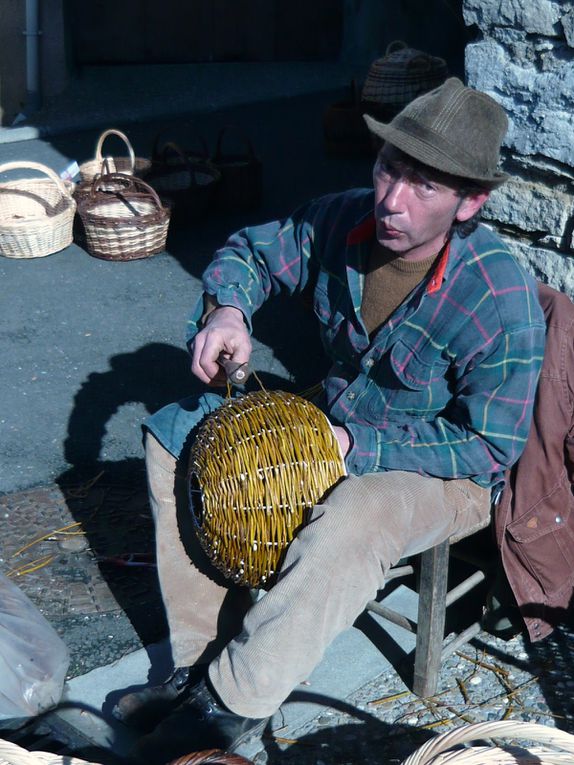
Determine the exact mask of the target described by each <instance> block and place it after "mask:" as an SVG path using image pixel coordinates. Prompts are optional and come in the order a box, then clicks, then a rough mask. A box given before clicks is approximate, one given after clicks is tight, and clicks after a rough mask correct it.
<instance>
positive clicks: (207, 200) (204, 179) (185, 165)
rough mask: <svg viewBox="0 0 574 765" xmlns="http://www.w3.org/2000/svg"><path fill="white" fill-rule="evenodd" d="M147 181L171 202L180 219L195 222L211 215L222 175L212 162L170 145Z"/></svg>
mask: <svg viewBox="0 0 574 765" xmlns="http://www.w3.org/2000/svg"><path fill="white" fill-rule="evenodd" d="M147 180H148V182H149V184H150V185H151V186H153V188H154V189H155V190H156V191H157V193H158V194H159V195H160V196H161V197H164V198H167V199H169V200H170V202H171V204H172V207H173V213H174V214H175V215H176V216H177V217H178V218H184V217H185V218H189V219H192V220H195V219H197V218H201V217H203V216H204V215H205V214H206V213H207V212H208V210H209V208H210V206H211V204H212V202H213V199H214V195H215V192H216V189H217V186H218V184H219V182H220V180H221V173H220V172H219V170H218V169H217V168H216V167H215V166H214V165H213V164H212V163H211V162H210V161H209V159H208V158H202V157H200V156H198V155H193V154H189V153H188V152H186V151H184V150H183V149H182V148H181V147H180V146H178V144H176V143H173V142H171V141H168V142H166V143H164V144H163V145H162V147H161V151H160V153H159V154H156V155H155V158H154V162H153V166H152V169H151V171H150V174H149V175H148V177H147Z"/></svg>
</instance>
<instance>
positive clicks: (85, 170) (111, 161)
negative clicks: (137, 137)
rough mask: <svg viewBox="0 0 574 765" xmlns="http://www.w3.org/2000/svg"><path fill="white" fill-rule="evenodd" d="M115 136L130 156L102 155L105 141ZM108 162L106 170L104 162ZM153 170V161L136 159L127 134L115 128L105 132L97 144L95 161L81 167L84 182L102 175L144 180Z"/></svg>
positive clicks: (83, 163)
mask: <svg viewBox="0 0 574 765" xmlns="http://www.w3.org/2000/svg"><path fill="white" fill-rule="evenodd" d="M111 135H115V136H117V137H118V138H120V139H121V140H122V141H123V143H124V144H125V147H126V149H127V152H128V156H127V157H125V156H119V157H116V156H110V155H106V156H103V155H102V148H103V145H104V141H105V140H106V138H109V136H111ZM104 160H106V168H104V167H103V166H102V165H103V162H104ZM150 168H151V159H147V158H146V157H136V156H135V153H134V150H133V147H132V145H131V143H130V141H129V139H128V137H127V135H126V134H125V133H122V131H121V130H116V129H115V128H110V129H109V130H105V131H104V132H103V133H102V134H101V135H100V137H99V138H98V142H97V144H96V154H95V157H94V159H90V160H88V161H87V162H82V164H81V165H80V180H81V181H82V182H91V181H93V180H94V178H96V177H97V176H99V175H102V173H104V174H106V173H125V174H126V175H135V176H136V177H138V178H144V177H145V176H146V175H147V173H148V172H149V170H150Z"/></svg>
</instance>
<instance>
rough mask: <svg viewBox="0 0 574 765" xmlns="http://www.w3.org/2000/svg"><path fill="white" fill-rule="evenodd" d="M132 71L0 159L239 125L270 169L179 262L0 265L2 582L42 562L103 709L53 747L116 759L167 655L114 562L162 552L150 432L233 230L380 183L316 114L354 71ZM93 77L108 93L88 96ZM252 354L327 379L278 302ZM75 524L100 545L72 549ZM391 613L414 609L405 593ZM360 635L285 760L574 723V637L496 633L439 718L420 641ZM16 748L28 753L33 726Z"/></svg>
mask: <svg viewBox="0 0 574 765" xmlns="http://www.w3.org/2000/svg"><path fill="white" fill-rule="evenodd" d="M234 73H235V74H234ZM137 74H138V72H134V71H131V72H127V73H126V74H125V79H124V80H123V81H122V82H121V83H120V82H113V81H111V80H110V81H109V83H106V77H107V76H108V75H109V73H107V72H105V71H100V72H89V73H87V74H86V77H85V79H84V80H83V81H82V82H81V83H77V84H76V87H75V88H74V90H73V92H72V93H70V94H69V97H68V98H67V100H66V99H63V100H62V101H61V102H60V104H58V103H54V104H52V105H50V106H49V107H48V108H47V109H46V110H45V111H44V112H43V113H41V114H40V115H38V116H37V119H36V120H35V124H33V125H30V126H27V127H26V128H22V129H20V131H14V132H10V131H9V132H8V134H7V133H6V131H0V162H4V161H8V160H13V159H20V160H22V159H33V160H37V161H41V162H44V163H46V164H48V165H49V166H51V167H53V168H54V169H56V170H57V171H60V170H62V169H63V168H64V167H66V166H67V165H68V164H69V162H70V161H71V160H73V159H75V160H77V161H82V160H84V159H86V158H89V157H91V156H92V153H93V149H94V144H95V141H96V138H97V136H98V135H99V133H100V132H101V130H102V129H103V128H104V127H109V126H119V127H122V126H123V127H124V128H125V129H126V131H127V132H128V135H129V136H130V138H131V139H132V142H133V144H134V147H135V149H136V153H137V154H148V153H149V151H150V150H151V146H152V143H153V139H154V137H155V135H156V134H157V132H158V131H159V130H160V128H161V127H163V126H165V125H166V122H167V121H168V116H169V121H170V122H172V124H173V123H175V127H174V128H173V129H174V130H175V129H177V130H178V131H182V130H187V135H188V136H189V138H188V139H187V140H195V139H192V138H191V136H192V135H193V133H192V129H191V124H192V123H193V125H194V130H199V132H201V133H202V134H203V135H204V136H205V137H206V139H207V140H208V141H209V144H210V146H211V147H212V148H213V147H214V141H215V137H216V135H217V133H218V130H219V129H220V128H221V127H222V126H224V125H227V124H238V125H240V126H241V127H242V128H243V129H244V130H245V131H246V132H247V134H248V135H249V136H250V138H251V140H252V141H253V144H254V146H255V147H256V150H257V152H258V153H259V154H260V156H261V158H262V160H263V166H264V189H265V191H264V201H263V205H262V207H261V209H260V210H257V211H254V212H253V213H249V214H248V215H245V214H243V215H239V214H232V213H223V212H221V211H218V210H213V211H212V212H211V214H210V215H209V216H207V217H205V219H201V220H196V221H194V222H193V223H189V224H187V225H180V226H179V227H177V228H175V227H174V228H173V229H172V230H171V232H170V237H169V240H168V246H167V249H166V252H164V253H162V254H160V255H157V256H155V257H153V258H150V259H148V260H141V261H136V262H132V263H108V262H104V261H100V260H96V259H94V258H92V257H90V256H89V255H88V254H86V252H85V251H84V250H82V249H81V247H79V246H77V245H73V246H71V247H69V248H68V249H67V250H66V251H63V252H61V253H58V254H56V255H53V256H51V257H49V258H45V259H41V260H40V259H34V260H26V261H23V260H9V259H6V258H0V277H1V279H2V285H3V290H2V303H1V304H2V309H3V310H2V325H1V326H0V353H1V354H2V360H3V363H2V372H1V376H2V391H3V404H2V409H1V411H0V427H1V432H2V443H3V448H2V460H1V463H0V492H1V494H0V530H1V534H0V570H2V571H3V572H4V573H6V572H10V573H11V574H12V575H15V574H17V573H18V571H20V572H23V571H25V570H26V569H32V568H35V570H34V571H30V572H29V573H23V575H22V576H20V577H18V578H17V581H18V582H19V583H20V584H21V586H22V588H23V589H24V590H25V591H26V592H27V593H28V594H29V595H30V597H31V598H32V599H33V600H34V602H36V604H37V605H38V607H40V609H41V610H42V611H43V612H44V613H45V614H46V615H47V616H48V618H49V620H50V621H51V622H52V623H53V624H54V626H55V627H56V628H57V629H58V631H59V632H60V634H62V636H63V637H64V639H65V640H66V642H67V643H68V645H69V647H70V651H71V654H72V662H71V666H70V680H69V683H68V688H67V691H66V695H67V699H68V702H69V703H70V704H72V705H78V704H80V705H81V704H83V705H86V704H87V705H89V706H92V707H94V708H95V709H96V712H95V713H93V714H90V713H88V712H86V711H85V710H84V712H83V713H80V712H77V710H76V713H74V711H73V710H72V711H70V712H68V713H66V710H64V709H63V710H60V711H59V712H58V715H56V718H52V722H50V720H47V721H45V724H46V725H47V728H48V739H50V737H51V738H52V739H54V738H57V737H61V738H64V739H65V738H66V736H68V739H69V741H68V743H70V742H71V745H73V746H72V748H76V749H77V748H78V747H80V748H81V747H82V745H83V746H86V742H87V745H88V746H93V745H96V746H104V747H107V748H109V747H110V746H112V745H113V747H114V748H115V749H116V751H119V752H121V751H123V749H122V748H124V749H125V747H127V743H128V742H127V740H126V732H125V731H118V730H117V728H114V729H112V731H111V732H110V730H109V729H108V727H106V726H109V722H110V721H109V719H107V721H104V722H102V721H101V720H100V717H99V711H98V710H99V709H101V708H102V704H103V705H104V710H106V709H108V708H109V704H110V699H111V698H113V695H114V693H116V691H117V690H118V689H120V688H125V687H126V686H128V685H138V684H142V683H145V682H146V681H148V680H154V679H158V677H159V676H160V675H161V671H162V669H165V668H166V667H167V666H168V665H169V657H168V656H167V654H166V647H165V642H161V639H162V638H163V637H164V636H165V623H164V621H163V613H162V609H161V604H160V601H159V597H158V590H157V583H156V579H155V570H154V569H153V568H152V567H149V566H145V567H141V568H140V567H137V568H133V567H122V566H118V565H117V561H113V560H110V558H115V557H117V556H121V555H125V554H129V553H139V554H141V555H144V556H146V555H149V553H150V552H151V550H152V535H151V525H150V522H149V513H148V508H147V502H146V496H145V485H144V475H143V465H142V452H141V446H140V435H139V434H140V430H139V426H140V422H141V420H142V419H143V418H144V417H145V416H146V415H147V413H149V412H151V411H154V410H155V409H157V408H158V407H160V406H161V405H163V404H164V403H168V402H170V401H172V400H174V399H176V398H178V397H180V396H182V395H185V394H187V393H189V392H190V391H192V390H196V389H197V387H196V385H195V383H194V382H193V380H192V379H191V377H190V374H189V371H188V362H187V357H186V354H185V353H184V350H183V331H184V322H185V317H186V315H187V313H188V311H189V309H190V306H191V305H192V303H193V301H194V298H195V297H196V296H197V295H198V294H199V291H200V284H199V277H200V274H201V271H202V269H203V267H204V265H205V264H206V262H207V260H208V258H209V257H210V255H211V253H212V251H213V250H214V248H215V247H216V246H218V245H219V244H221V243H222V242H223V240H224V239H225V237H226V236H227V234H228V233H231V232H232V231H233V230H235V229H236V228H238V227H239V226H240V225H243V224H244V223H247V222H250V221H252V222H256V221H257V220H264V219H267V218H270V217H272V216H273V217H275V216H277V215H281V214H283V213H286V212H288V211H289V210H290V209H292V208H293V207H294V206H296V205H297V204H298V203H299V202H301V201H302V200H304V199H307V198H309V197H312V196H314V195H317V194H321V193H326V192H329V191H335V190H339V189H343V188H346V187H348V186H351V185H365V184H368V183H369V174H370V167H369V164H370V163H369V161H368V159H361V158H341V157H339V158H333V157H329V156H326V154H325V152H324V146H323V135H322V115H323V111H324V109H325V107H326V106H327V105H328V104H329V103H331V102H332V101H333V100H334V99H336V98H339V97H340V96H341V93H342V91H341V86H342V85H343V84H344V82H345V81H346V79H345V78H347V77H349V79H350V76H349V75H350V72H346V73H345V72H341V71H340V70H337V71H332V70H330V71H327V70H325V71H323V70H321V69H317V68H315V69H310V68H303V69H301V68H296V70H289V71H288V72H287V71H286V70H285V69H281V68H277V67H275V68H272V69H271V70H266V71H265V74H264V75H258V74H257V72H256V71H255V70H250V71H247V70H245V69H233V70H232V69H229V68H225V67H218V68H216V69H214V70H211V71H210V73H209V77H208V76H207V74H206V71H205V70H204V69H201V70H199V69H196V70H195V72H192V71H191V70H189V69H188V68H186V69H185V71H182V70H179V71H175V70H173V71H171V70H170V71H168V70H164V71H163V72H159V71H155V72H153V73H151V72H150V71H148V72H147V73H146V77H145V78H144V79H143V80H142V78H141V76H140V77H139V78H138V76H137ZM139 74H140V75H141V74H142V72H141V71H140V72H139ZM193 74H195V75H196V76H195V79H190V81H189V82H188V79H187V78H191V76H192V75H193ZM102 78H103V83H102ZM98 82H99V83H100V85H102V84H107V85H108V87H107V88H104V87H100V88H95V87H94V83H98ZM175 86H177V87H175ZM186 87H187V88H188V90H185V88H186ZM162 88H163V89H162ZM170 88H172V89H171V90H170ZM102 93H107V94H108V101H107V102H106V101H103V100H102V99H101V98H100V97H99V96H98V94H102ZM186 99H187V100H186ZM186 107H187V108H186ZM185 112H188V113H185ZM160 116H161V117H162V119H159V117H160ZM156 117H158V119H155V118H156ZM70 131H71V132H70ZM14 138H17V139H19V140H13V139H14ZM23 138H27V139H28V140H21V139H23ZM293 340H295V342H293ZM254 360H255V365H256V367H257V368H258V369H260V370H261V371H262V378H263V380H264V382H265V383H266V384H267V385H268V386H269V387H275V388H277V387H291V388H294V389H300V388H303V387H306V385H307V384H309V383H311V382H313V381H315V380H316V379H317V378H318V377H319V376H320V373H321V369H322V358H321V355H320V351H319V349H318V344H317V338H316V334H315V332H314V329H313V325H312V322H311V321H310V317H309V316H308V315H306V314H305V313H304V312H303V311H302V310H301V309H300V307H297V306H293V305H292V304H287V303H285V302H282V301H278V302H277V303H274V304H273V305H269V306H267V307H265V309H263V310H262V311H261V313H260V315H259V317H258V320H257V322H256V325H255V351H254ZM75 524H76V525H75ZM77 524H81V528H82V530H83V531H84V532H85V533H84V534H83V535H80V536H73V535H70V532H73V531H77V530H78V529H79V528H80V527H79V526H78V525H77ZM61 529H64V530H65V532H67V533H62V532H60V531H58V530H61ZM46 536H47V537H49V538H47V539H42V540H41V541H39V538H40V537H46ZM22 548H26V549H25V550H22ZM143 560H144V562H147V563H149V562H150V561H149V559H147V558H144V559H143ZM42 563H44V564H46V565H41V564H42ZM393 597H398V598H400V599H401V602H404V603H406V604H408V603H410V602H411V599H412V593H411V592H410V591H405V592H402V591H401V592H397V593H393ZM369 618H370V617H369ZM374 631H375V632H376V633H377V634H378V632H379V628H377V629H376V630H374ZM365 632H366V633H367V634H370V635H371V637H373V626H372V624H371V623H370V622H368V623H366V624H364V623H363V624H361V625H359V628H357V629H355V628H353V630H350V631H349V633H348V634H347V633H345V635H344V636H341V639H340V640H339V641H337V643H336V644H335V645H334V646H333V647H332V649H331V650H330V652H329V653H328V655H327V657H326V659H325V661H324V662H323V664H322V665H321V666H320V667H319V668H318V669H317V671H316V673H314V674H313V676H312V677H311V678H309V681H308V684H307V685H305V686H304V687H302V688H300V689H297V692H296V695H295V698H294V700H293V701H292V702H290V704H288V705H286V706H285V708H284V709H283V710H282V712H281V714H280V715H279V716H278V717H277V718H276V719H275V720H274V724H273V726H272V730H271V732H270V734H269V736H268V738H267V743H268V749H269V751H270V757H271V760H272V761H273V762H279V761H280V762H290V761H295V760H296V761H297V762H298V763H304V765H321V763H324V764H325V765H331V763H333V765H335V763H337V764H341V765H342V763H347V762H349V763H350V762H356V761H359V760H360V761H365V762H369V761H373V762H374V761H375V760H376V761H378V762H381V761H383V760H382V759H381V758H386V761H388V762H399V761H400V759H401V758H402V757H403V756H405V754H406V753H408V752H410V751H412V750H413V749H414V747H415V746H416V745H417V742H418V741H420V740H421V737H423V738H424V737H425V736H428V735H430V734H431V733H432V732H433V731H435V730H441V729H442V727H444V726H447V727H448V726H454V725H460V724H462V722H464V721H467V720H468V719H477V720H481V719H493V718H494V719H498V718H500V717H503V716H505V715H507V714H510V715H511V716H514V717H517V718H519V719H524V718H526V717H528V718H530V719H539V720H540V721H541V722H543V723H544V724H551V725H557V726H559V727H566V728H571V727H572V704H571V697H572V693H571V690H572V687H574V685H573V682H574V681H573V680H572V674H571V666H570V665H571V661H570V655H571V648H572V636H571V633H570V631H569V628H567V627H566V626H565V627H564V629H563V630H561V631H559V632H558V633H557V634H556V636H554V638H552V640H550V641H545V643H543V644H542V645H541V646H537V647H532V646H528V645H527V644H526V643H525V642H524V640H523V639H522V638H516V639H515V640H514V641H511V642H510V643H503V642H502V641H497V640H494V639H490V638H488V637H487V636H485V635H481V636H480V637H479V639H478V640H477V641H475V642H474V643H473V645H472V646H469V647H468V650H465V651H464V652H462V655H457V656H456V657H454V658H453V659H452V660H450V662H449V663H448V664H447V665H446V666H445V667H444V669H443V673H442V677H441V695H440V696H439V697H438V699H435V700H431V701H424V702H423V701H421V700H418V699H416V698H414V697H413V696H412V695H411V694H409V692H408V690H407V686H406V684H405V679H406V677H407V676H406V674H405V673H404V667H405V666H408V656H407V654H408V653H409V651H410V650H412V639H409V638H408V637H405V636H404V635H403V634H401V633H399V632H398V631H397V630H395V629H394V628H392V629H390V631H389V632H388V634H389V635H390V636H391V638H392V641H393V642H394V645H395V647H394V648H393V647H392V644H391V643H390V642H389V640H388V639H385V640H383V643H382V645H383V647H384V649H385V650H384V656H383V655H382V654H381V653H380V652H379V650H378V648H376V647H374V644H373V642H372V641H371V640H370V639H367V637H366V636H365ZM385 634H387V633H385ZM157 641H160V642H159V643H158V642H157ZM379 642H380V641H379ZM405 656H406V658H407V663H406V664H404V660H405ZM150 657H151V660H152V663H151V665H150ZM397 670H400V671H397ZM401 672H402V674H401ZM313 698H314V700H313ZM319 702H320V703H319ZM508 710H510V711H508ZM66 714H68V716H67V717H66ZM70 715H71V716H70ZM104 718H106V715H105V714H104ZM108 718H109V715H108ZM66 725H68V726H71V728H70V727H68V728H66ZM37 732H38V731H36V733H37ZM22 735H23V737H24V738H23V739H22V740H23V741H24V742H27V739H26V736H27V735H29V732H28V731H27V730H24V732H23V734H22ZM34 735H35V734H34ZM74 737H76V738H74ZM82 737H83V738H82ZM45 745H47V744H45ZM39 748H42V747H41V746H40V747H39ZM99 754H100V756H99V757H98V759H102V757H103V755H102V753H101V752H100V753H99Z"/></svg>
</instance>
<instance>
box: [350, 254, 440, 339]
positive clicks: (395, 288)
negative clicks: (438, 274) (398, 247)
mask: <svg viewBox="0 0 574 765" xmlns="http://www.w3.org/2000/svg"><path fill="white" fill-rule="evenodd" d="M436 258H437V256H436V254H435V255H431V256H430V257H428V258H425V259H424V260H414V261H413V260H405V258H401V257H397V256H396V255H395V254H394V253H392V252H389V251H388V250H384V249H383V248H382V247H381V246H380V245H379V244H378V243H375V245H374V246H373V249H372V250H371V254H370V256H369V263H368V266H367V272H366V274H365V286H364V289H363V300H362V303H361V314H362V317H363V322H364V323H365V327H366V328H367V331H368V333H369V335H371V334H372V333H373V332H375V330H377V329H378V328H379V327H380V326H381V324H383V323H384V322H385V321H387V319H388V318H389V317H390V315H391V314H392V313H393V311H395V309H397V308H398V307H399V306H400V304H401V303H402V302H403V300H404V299H405V298H406V297H407V295H408V294H409V293H410V292H411V291H412V290H413V289H414V288H415V287H416V286H417V284H419V283H420V282H421V281H422V280H423V279H424V277H425V276H426V275H427V274H428V272H429V271H430V270H431V268H432V267H433V264H434V262H435V260H436Z"/></svg>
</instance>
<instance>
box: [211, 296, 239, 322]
mask: <svg viewBox="0 0 574 765" xmlns="http://www.w3.org/2000/svg"><path fill="white" fill-rule="evenodd" d="M204 306H205V310H204V312H203V316H202V317H201V325H202V326H203V327H206V326H207V325H208V324H209V323H210V322H211V321H213V319H214V318H215V317H218V318H224V319H232V320H233V321H240V322H241V323H242V324H243V323H244V322H245V317H244V316H243V312H242V311H241V310H240V309H239V308H235V306H232V305H219V303H217V301H216V300H215V298H214V297H213V296H212V295H206V296H205V298H204Z"/></svg>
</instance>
